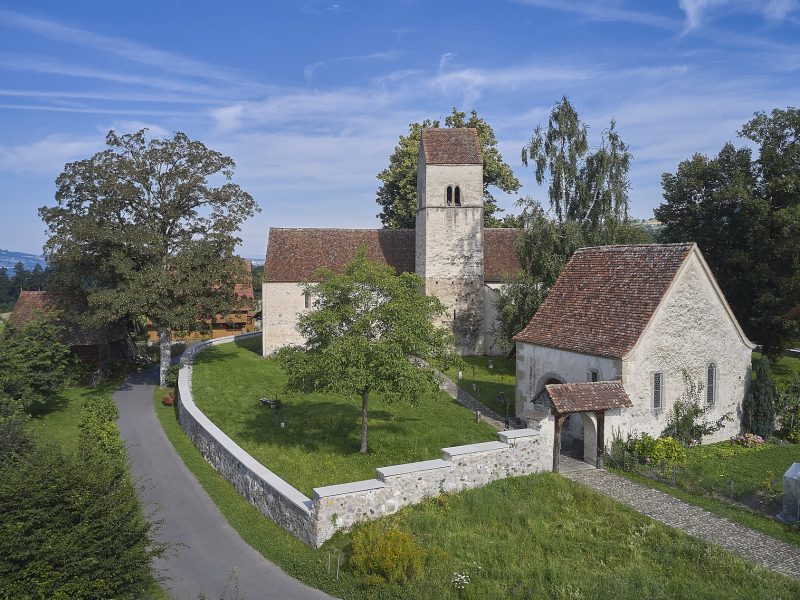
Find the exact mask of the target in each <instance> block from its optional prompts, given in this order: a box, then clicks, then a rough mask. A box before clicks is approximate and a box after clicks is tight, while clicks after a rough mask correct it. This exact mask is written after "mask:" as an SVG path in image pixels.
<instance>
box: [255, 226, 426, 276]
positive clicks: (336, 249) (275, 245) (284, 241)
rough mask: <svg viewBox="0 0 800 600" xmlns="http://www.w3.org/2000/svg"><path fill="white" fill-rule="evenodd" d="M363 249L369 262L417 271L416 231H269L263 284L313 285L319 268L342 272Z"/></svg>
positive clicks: (401, 271)
mask: <svg viewBox="0 0 800 600" xmlns="http://www.w3.org/2000/svg"><path fill="white" fill-rule="evenodd" d="M360 246H366V247H367V258H368V259H369V260H372V261H375V262H379V263H382V264H385V265H389V266H391V267H394V269H395V271H397V273H403V272H407V271H414V261H415V253H416V247H415V236H414V230H413V229H277V228H271V229H270V230H269V240H268V241H267V259H266V262H265V263H264V281H267V282H270V281H272V282H278V281H287V282H296V281H313V280H314V272H315V271H316V270H317V269H319V268H323V267H324V268H326V269H330V270H332V271H336V272H341V271H343V270H344V267H345V266H346V265H347V263H349V262H350V261H351V260H352V259H353V257H354V256H355V254H356V251H357V250H358V248H359V247H360Z"/></svg>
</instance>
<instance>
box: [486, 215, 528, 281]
mask: <svg viewBox="0 0 800 600" xmlns="http://www.w3.org/2000/svg"><path fill="white" fill-rule="evenodd" d="M519 234H520V230H519V229H502V228H495V227H487V228H485V229H484V230H483V279H484V281H486V282H487V283H497V282H500V281H503V280H505V279H509V278H511V277H515V276H516V275H518V274H519V272H520V270H521V267H520V265H519V257H518V256H517V250H516V248H515V247H514V242H515V241H516V239H517V237H519Z"/></svg>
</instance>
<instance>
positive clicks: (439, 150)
mask: <svg viewBox="0 0 800 600" xmlns="http://www.w3.org/2000/svg"><path fill="white" fill-rule="evenodd" d="M422 151H423V152H424V153H425V162H426V163H427V164H429V165H481V164H483V154H482V153H481V143H480V140H479V139H478V130H477V129H475V128H474V127H460V128H450V127H426V128H425V129H423V130H422Z"/></svg>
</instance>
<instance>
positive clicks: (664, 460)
mask: <svg viewBox="0 0 800 600" xmlns="http://www.w3.org/2000/svg"><path fill="white" fill-rule="evenodd" d="M628 447H629V449H630V450H631V451H632V452H633V453H634V454H636V455H637V456H639V458H641V459H642V460H644V462H646V463H647V464H651V465H653V466H657V467H664V468H666V467H669V466H671V465H674V464H679V463H681V462H683V461H684V460H685V459H686V449H685V448H684V447H683V446H682V445H681V444H680V442H678V441H677V440H675V439H673V438H671V437H661V438H658V439H656V438H653V437H652V436H650V435H648V434H646V433H643V434H642V435H641V436H640V437H635V438H631V439H630V440H629V441H628Z"/></svg>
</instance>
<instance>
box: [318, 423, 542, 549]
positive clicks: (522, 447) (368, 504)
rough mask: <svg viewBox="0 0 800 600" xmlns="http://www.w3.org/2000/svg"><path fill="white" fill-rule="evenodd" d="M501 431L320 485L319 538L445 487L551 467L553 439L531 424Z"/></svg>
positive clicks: (459, 487) (451, 488)
mask: <svg viewBox="0 0 800 600" xmlns="http://www.w3.org/2000/svg"><path fill="white" fill-rule="evenodd" d="M498 435H499V437H500V439H501V441H499V442H484V443H481V444H470V445H467V446H456V447H453V448H444V449H443V450H442V458H441V459H437V460H427V461H423V462H419V463H410V464H405V465H395V466H392V467H383V468H380V469H378V470H377V471H378V473H377V474H378V477H377V479H369V480H365V481H356V482H353V483H346V484H341V485H332V486H326V487H323V488H315V489H314V519H315V522H316V530H317V532H318V536H319V540H321V541H324V540H327V539H329V538H330V537H331V536H332V535H333V534H334V533H335V532H336V531H338V530H339V529H347V528H349V527H351V526H352V525H354V524H355V523H358V522H363V521H371V520H373V519H378V518H380V517H383V516H386V515H390V514H392V513H394V512H396V511H397V510H398V509H400V508H402V507H403V506H408V505H411V504H417V503H418V502H421V501H422V500H424V499H425V498H430V497H432V496H437V495H439V494H441V493H442V492H460V491H463V490H466V489H470V488H474V487H480V486H483V485H486V484H487V483H490V482H492V481H496V480H498V479H505V478H506V477H513V476H517V475H529V474H532V473H539V472H541V471H549V470H551V469H552V460H553V454H552V438H550V439H549V443H548V438H547V437H546V436H544V437H541V436H540V434H539V432H538V431H536V430H531V429H518V430H512V431H506V432H500V433H498ZM320 543H321V542H320Z"/></svg>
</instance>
